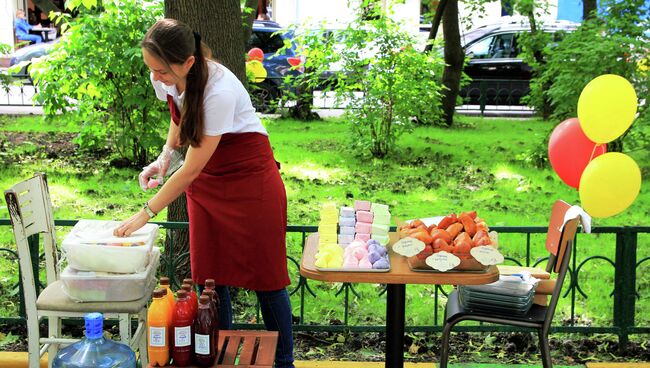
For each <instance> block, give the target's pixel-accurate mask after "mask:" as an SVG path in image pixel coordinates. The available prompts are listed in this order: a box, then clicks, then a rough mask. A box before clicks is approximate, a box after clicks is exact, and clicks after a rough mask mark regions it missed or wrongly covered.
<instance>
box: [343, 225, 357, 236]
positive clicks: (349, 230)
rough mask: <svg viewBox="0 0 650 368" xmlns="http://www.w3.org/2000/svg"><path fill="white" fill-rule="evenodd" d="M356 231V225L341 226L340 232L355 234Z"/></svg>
mask: <svg viewBox="0 0 650 368" xmlns="http://www.w3.org/2000/svg"><path fill="white" fill-rule="evenodd" d="M355 232H356V231H355V229H354V226H341V227H340V228H339V234H341V235H354V233H355Z"/></svg>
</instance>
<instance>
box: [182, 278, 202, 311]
mask: <svg viewBox="0 0 650 368" xmlns="http://www.w3.org/2000/svg"><path fill="white" fill-rule="evenodd" d="M181 289H182V290H185V291H186V292H187V300H188V301H189V303H190V305H191V306H192V316H193V318H196V312H197V310H198V309H199V298H198V297H197V296H196V293H195V292H194V288H193V287H192V285H190V284H186V283H183V286H181Z"/></svg>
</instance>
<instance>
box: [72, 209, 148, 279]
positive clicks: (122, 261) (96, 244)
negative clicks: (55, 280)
mask: <svg viewBox="0 0 650 368" xmlns="http://www.w3.org/2000/svg"><path fill="white" fill-rule="evenodd" d="M119 224H120V223H119V222H117V221H102V220H80V221H79V222H78V223H77V224H76V225H75V226H74V227H73V228H72V230H71V231H70V233H68V234H67V235H66V237H65V238H64V239H63V242H62V243H61V249H62V250H63V253H64V255H65V257H66V258H67V260H68V264H69V265H70V266H71V267H72V268H74V269H76V270H79V271H97V272H114V273H135V272H142V271H144V269H145V268H146V267H147V262H148V261H149V259H150V257H149V255H150V253H151V249H152V247H153V243H154V242H155V240H156V238H157V236H158V225H155V224H146V225H145V226H143V227H142V228H141V229H139V230H138V231H136V232H134V233H133V234H131V236H128V237H121V238H120V237H115V236H113V230H114V229H115V228H116V227H117V226H118V225H119Z"/></svg>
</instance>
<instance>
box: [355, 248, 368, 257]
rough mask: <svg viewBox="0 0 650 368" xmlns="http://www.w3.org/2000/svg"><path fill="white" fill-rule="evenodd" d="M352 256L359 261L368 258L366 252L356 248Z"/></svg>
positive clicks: (363, 249)
mask: <svg viewBox="0 0 650 368" xmlns="http://www.w3.org/2000/svg"><path fill="white" fill-rule="evenodd" d="M352 255H353V256H354V257H356V258H357V259H359V260H360V259H361V258H363V257H367V256H368V251H367V250H366V249H365V248H363V247H358V248H354V250H353V251H352Z"/></svg>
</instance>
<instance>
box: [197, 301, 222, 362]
mask: <svg viewBox="0 0 650 368" xmlns="http://www.w3.org/2000/svg"><path fill="white" fill-rule="evenodd" d="M216 294H217V292H216V291H214V290H207V289H204V290H203V295H207V296H208V297H209V298H210V300H209V302H208V304H209V305H210V311H211V312H212V316H213V319H212V322H213V323H212V330H213V331H214V334H213V336H214V339H213V341H212V342H213V344H214V348H215V350H216V351H219V346H217V344H218V343H219V309H218V307H217V305H218V304H216V303H215V302H214V295H216ZM203 295H201V296H203ZM217 300H219V299H217ZM217 303H218V302H217Z"/></svg>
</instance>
